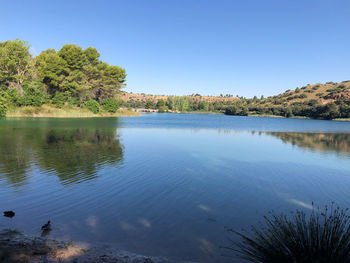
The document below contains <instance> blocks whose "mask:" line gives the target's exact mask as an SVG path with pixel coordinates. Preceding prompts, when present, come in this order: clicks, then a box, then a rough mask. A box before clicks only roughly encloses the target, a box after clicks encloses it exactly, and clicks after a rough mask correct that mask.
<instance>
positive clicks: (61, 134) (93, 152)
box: [0, 125, 123, 187]
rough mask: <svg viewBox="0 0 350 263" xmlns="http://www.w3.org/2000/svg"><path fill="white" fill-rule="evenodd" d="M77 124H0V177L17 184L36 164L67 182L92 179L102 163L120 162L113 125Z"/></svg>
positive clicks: (121, 156)
mask: <svg viewBox="0 0 350 263" xmlns="http://www.w3.org/2000/svg"><path fill="white" fill-rule="evenodd" d="M76 126H78V125H73V126H70V127H67V128H60V127H53V128H49V127H48V126H46V125H45V126H44V127H41V128H35V127H32V126H31V125H29V126H24V127H23V126H22V127H13V126H7V125H5V126H0V134H1V136H0V179H4V181H6V182H7V183H8V184H9V185H11V186H14V187H19V186H21V185H23V184H25V183H26V182H27V181H28V179H29V176H30V174H31V173H30V169H32V168H33V167H35V166H37V167H38V168H40V169H43V171H42V172H43V173H50V174H55V175H56V176H57V177H58V178H59V180H60V181H61V182H62V183H63V184H65V185H66V184H72V183H78V182H81V181H86V180H91V179H94V178H96V177H97V176H98V175H97V174H98V170H99V169H100V168H101V167H102V166H106V165H116V164H119V163H121V161H122V159H123V146H122V145H121V143H120V140H119V135H118V134H117V130H116V128H115V127H106V128H91V127H90V128H87V127H84V125H82V126H83V128H80V127H76ZM91 126H92V127H94V125H91Z"/></svg>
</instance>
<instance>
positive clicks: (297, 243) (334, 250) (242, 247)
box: [225, 205, 350, 263]
mask: <svg viewBox="0 0 350 263" xmlns="http://www.w3.org/2000/svg"><path fill="white" fill-rule="evenodd" d="M347 211H348V210H347V209H346V210H344V209H340V208H339V207H337V208H333V205H332V206H331V207H330V208H328V207H327V206H326V207H325V209H324V210H323V211H321V210H320V209H313V210H312V211H311V213H310V215H308V216H307V215H306V213H305V212H303V211H300V210H297V211H296V213H295V214H294V215H293V216H291V217H290V218H289V217H287V216H286V215H284V214H281V215H274V214H271V215H270V216H266V217H264V224H262V228H261V229H257V228H256V227H254V226H253V227H252V235H248V234H246V233H245V232H237V231H234V230H232V229H228V231H230V232H234V233H235V234H237V235H238V236H239V237H240V238H241V242H239V243H232V244H231V245H230V246H228V247H225V248H227V249H230V250H233V251H235V252H238V256H239V257H240V258H243V259H246V260H248V261H251V262H261V263H265V262H269V263H275V262H276V263H277V262H278V263H281V262H283V263H310V262H311V263H312V262H315V263H316V262H320V263H323V262H324V263H326V262H342V263H349V262H350V219H349V216H348V214H347V213H348V212H347Z"/></svg>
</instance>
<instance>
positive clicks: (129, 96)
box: [121, 92, 238, 103]
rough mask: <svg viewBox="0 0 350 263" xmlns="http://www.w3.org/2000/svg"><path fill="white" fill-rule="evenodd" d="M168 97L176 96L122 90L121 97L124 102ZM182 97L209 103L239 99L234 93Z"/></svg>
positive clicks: (155, 101)
mask: <svg viewBox="0 0 350 263" xmlns="http://www.w3.org/2000/svg"><path fill="white" fill-rule="evenodd" d="M168 97H174V96H173V95H150V94H144V93H128V92H122V93H121V99H122V100H123V101H124V102H128V101H130V100H133V101H140V102H146V101H148V100H151V101H153V102H154V103H157V101H158V100H160V99H162V100H164V101H166V100H167V99H168ZM181 97H187V98H188V99H190V100H192V101H206V102H209V103H213V102H216V101H234V100H237V99H238V98H237V97H233V96H232V95H226V96H201V95H199V94H193V95H186V96H181Z"/></svg>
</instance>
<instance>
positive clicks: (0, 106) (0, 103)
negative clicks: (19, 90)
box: [0, 91, 7, 118]
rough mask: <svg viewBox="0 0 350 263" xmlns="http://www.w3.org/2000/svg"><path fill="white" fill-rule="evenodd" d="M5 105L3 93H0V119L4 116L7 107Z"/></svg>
mask: <svg viewBox="0 0 350 263" xmlns="http://www.w3.org/2000/svg"><path fill="white" fill-rule="evenodd" d="M5 103H6V96H5V93H4V92H1V91H0V118H1V117H5V116H6V113H7V106H6V104H5Z"/></svg>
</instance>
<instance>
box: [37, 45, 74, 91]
mask: <svg viewBox="0 0 350 263" xmlns="http://www.w3.org/2000/svg"><path fill="white" fill-rule="evenodd" d="M35 66H36V68H37V72H38V77H39V79H40V80H41V81H42V82H43V83H44V84H45V85H46V86H47V88H48V93H49V94H50V95H51V96H54V95H55V93H56V92H57V91H60V92H63V91H65V89H64V86H63V84H62V83H63V81H64V79H65V77H66V76H68V74H69V68H68V64H67V62H66V61H65V60H64V59H63V58H61V57H60V56H59V55H58V53H57V52H56V50H54V49H47V50H45V51H43V52H41V53H40V55H39V56H37V57H36V58H35Z"/></svg>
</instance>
